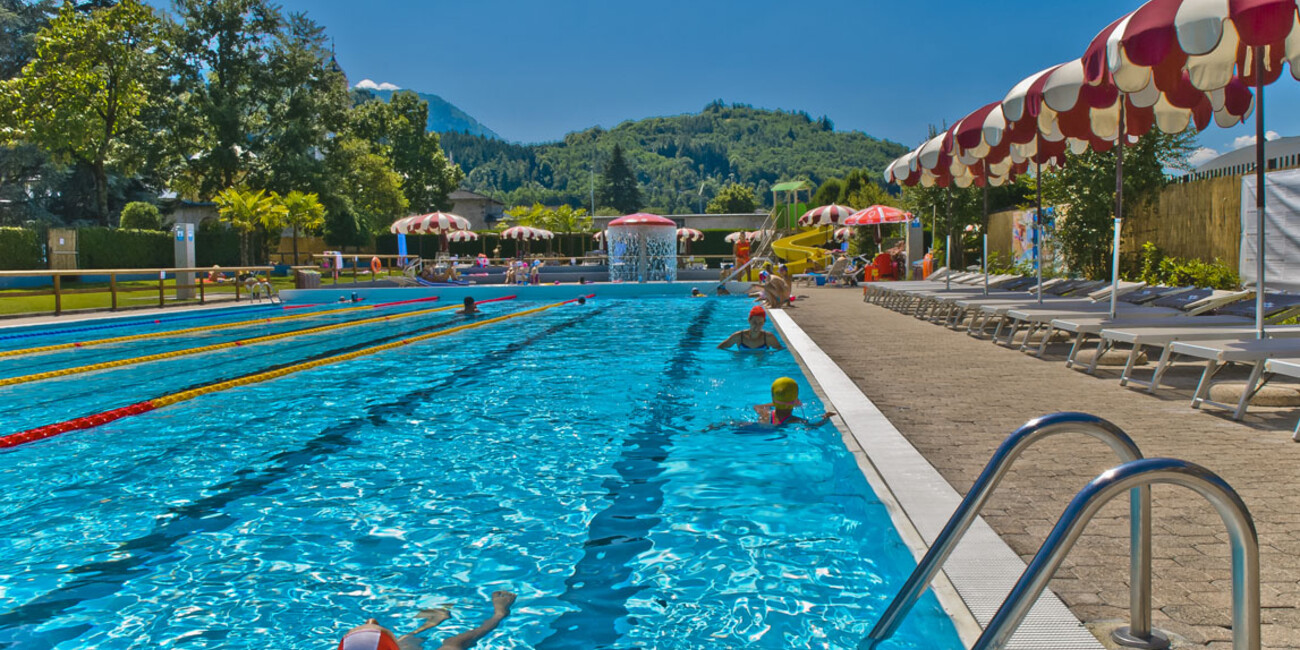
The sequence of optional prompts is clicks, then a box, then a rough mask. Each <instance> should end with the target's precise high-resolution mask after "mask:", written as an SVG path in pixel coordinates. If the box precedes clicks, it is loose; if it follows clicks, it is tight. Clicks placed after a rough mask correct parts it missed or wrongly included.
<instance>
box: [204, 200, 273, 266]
mask: <svg viewBox="0 0 1300 650" xmlns="http://www.w3.org/2000/svg"><path fill="white" fill-rule="evenodd" d="M215 200H216V203H217V215H218V216H219V217H220V218H221V220H222V221H224V222H226V223H229V224H230V225H231V226H232V227H234V229H235V230H237V231H239V263H240V264H243V265H245V266H247V265H249V264H250V262H249V258H250V257H251V255H250V252H251V251H250V250H249V241H248V233H250V232H252V231H254V230H256V229H257V227H258V226H262V227H263V228H266V229H267V230H270V231H272V232H274V231H276V230H277V229H283V228H284V219H285V216H286V215H287V213H288V211H287V210H286V209H285V207H284V205H282V204H281V203H280V197H279V196H278V195H277V194H276V193H275V192H271V193H269V194H268V193H267V192H266V191H265V190H257V191H256V192H246V191H241V190H238V189H235V188H230V189H228V190H225V191H223V192H222V193H220V194H218V195H217V196H216V197H215Z"/></svg>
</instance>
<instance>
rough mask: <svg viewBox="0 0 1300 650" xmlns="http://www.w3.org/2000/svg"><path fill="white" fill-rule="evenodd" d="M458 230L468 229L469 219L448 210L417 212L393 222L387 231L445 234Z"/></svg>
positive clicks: (395, 232) (407, 233) (402, 233)
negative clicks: (427, 212)
mask: <svg viewBox="0 0 1300 650" xmlns="http://www.w3.org/2000/svg"><path fill="white" fill-rule="evenodd" d="M458 230H469V220H468V219H466V218H465V217H462V216H458V215H454V214H451V213H448V212H434V213H431V214H417V215H415V216H413V217H404V218H401V219H398V220H397V221H394V222H393V225H392V226H389V228H388V231H389V232H391V233H393V234H401V235H410V234H418V233H427V234H433V235H438V234H445V233H449V232H455V231H458Z"/></svg>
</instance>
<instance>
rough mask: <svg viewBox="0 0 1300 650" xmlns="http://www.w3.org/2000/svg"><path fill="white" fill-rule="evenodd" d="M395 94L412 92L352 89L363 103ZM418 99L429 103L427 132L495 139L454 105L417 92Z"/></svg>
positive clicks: (486, 129) (391, 96)
mask: <svg viewBox="0 0 1300 650" xmlns="http://www.w3.org/2000/svg"><path fill="white" fill-rule="evenodd" d="M395 92H414V91H407V90H374V89H369V88H353V89H352V93H353V94H354V96H356V97H357V99H359V100H361V101H365V100H368V99H381V100H383V101H389V100H391V99H392V98H393V93H395ZM415 94H416V95H419V96H420V99H423V100H424V101H426V102H428V103H429V127H428V128H429V130H430V131H437V132H438V133H446V132H455V133H468V134H470V135H474V136H483V137H487V138H497V139H499V138H500V137H501V136H499V135H497V134H496V132H495V131H493V130H492V129H489V128H487V127H486V126H483V125H482V124H480V123H479V121H478V120H476V119H474V117H473V116H471V115H470V114H469V113H466V112H465V111H462V110H460V109H459V108H456V105H455V104H452V103H451V102H449V101H447V100H445V99H443V98H441V97H439V96H437V95H434V94H433V93H421V92H417V93H415Z"/></svg>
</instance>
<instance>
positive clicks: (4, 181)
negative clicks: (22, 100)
mask: <svg viewBox="0 0 1300 650" xmlns="http://www.w3.org/2000/svg"><path fill="white" fill-rule="evenodd" d="M65 176H66V174H65V172H64V171H63V170H62V169H61V168H60V167H59V166H58V165H56V164H54V162H53V161H51V160H50V156H49V155H48V154H47V153H46V152H45V151H44V150H42V149H41V148H40V147H37V146H36V145H33V144H19V145H14V146H0V225H7V226H21V225H23V224H24V223H26V222H27V221H33V220H34V221H46V222H49V221H56V220H57V218H56V217H55V216H54V213H53V211H54V199H55V197H56V196H59V190H60V189H61V186H62V185H63V183H64V180H65Z"/></svg>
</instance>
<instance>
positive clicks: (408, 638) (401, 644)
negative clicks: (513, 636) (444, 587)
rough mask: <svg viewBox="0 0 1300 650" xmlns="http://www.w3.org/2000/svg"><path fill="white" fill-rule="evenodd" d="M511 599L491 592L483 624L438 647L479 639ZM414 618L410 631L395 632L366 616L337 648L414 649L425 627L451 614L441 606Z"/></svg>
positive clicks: (454, 648) (453, 649)
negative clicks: (416, 623)
mask: <svg viewBox="0 0 1300 650" xmlns="http://www.w3.org/2000/svg"><path fill="white" fill-rule="evenodd" d="M514 602H515V595H514V594H513V593H511V592H509V591H494V592H492V616H490V617H488V619H487V620H485V621H483V624H482V625H480V626H478V627H476V628H474V629H472V630H470V631H468V632H462V633H460V634H457V635H456V636H453V637H450V638H448V639H446V640H444V641H443V642H442V645H440V646H438V650H463V649H464V648H469V647H471V646H473V645H474V644H475V643H477V642H478V640H479V639H482V638H483V637H485V636H487V635H488V634H489V633H491V632H492V630H495V629H496V628H497V626H498V625H500V624H501V621H503V620H505V618H506V617H507V616H509V615H510V606H511V605H513V604H514ZM416 618H419V619H422V620H423V621H424V623H422V624H420V627H418V628H416V629H415V630H414V631H412V632H410V633H408V634H403V635H402V636H397V635H395V634H393V633H392V632H391V631H389V630H388V628H385V627H384V626H382V625H380V624H379V622H378V621H376V620H375V619H373V618H371V619H367V620H366V622H365V624H364V625H358V626H357V627H354V628H352V629H351V630H348V632H347V633H346V634H344V635H343V639H342V640H340V641H339V648H338V650H414V649H416V648H422V647H424V641H423V640H422V639H420V638H419V635H420V634H421V633H423V632H425V631H427V630H430V629H433V628H434V627H437V626H438V625H439V624H440V623H442V622H443V621H445V620H447V619H449V618H451V613H450V612H448V611H447V610H445V609H442V608H438V609H422V610H420V612H419V613H418V614H416Z"/></svg>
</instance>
